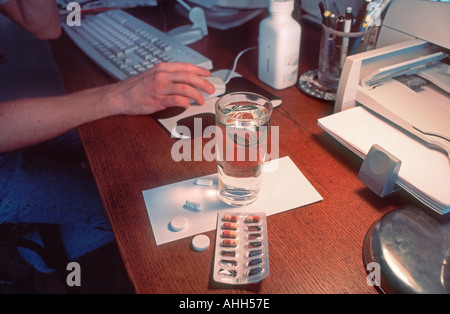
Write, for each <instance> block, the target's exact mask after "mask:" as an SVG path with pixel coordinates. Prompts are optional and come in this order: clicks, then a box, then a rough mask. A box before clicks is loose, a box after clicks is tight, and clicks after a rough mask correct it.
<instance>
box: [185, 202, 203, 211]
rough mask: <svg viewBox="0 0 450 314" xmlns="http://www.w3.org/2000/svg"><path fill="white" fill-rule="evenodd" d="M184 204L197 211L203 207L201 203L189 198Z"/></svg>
mask: <svg viewBox="0 0 450 314" xmlns="http://www.w3.org/2000/svg"><path fill="white" fill-rule="evenodd" d="M184 206H186V207H188V208H191V209H193V210H196V211H201V210H202V208H203V206H202V204H201V203H199V202H194V201H190V200H187V201H186V203H185V204H184Z"/></svg>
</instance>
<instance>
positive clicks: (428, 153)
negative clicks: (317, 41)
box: [319, 0, 450, 213]
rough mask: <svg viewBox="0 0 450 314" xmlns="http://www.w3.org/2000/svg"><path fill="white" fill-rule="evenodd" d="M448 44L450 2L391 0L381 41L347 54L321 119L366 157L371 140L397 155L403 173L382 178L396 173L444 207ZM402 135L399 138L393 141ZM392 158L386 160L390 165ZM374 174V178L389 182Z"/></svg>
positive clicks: (448, 198)
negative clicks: (328, 112) (330, 111)
mask: <svg viewBox="0 0 450 314" xmlns="http://www.w3.org/2000/svg"><path fill="white" fill-rule="evenodd" d="M449 51H450V2H448V1H446V2H441V1H429V0H392V2H391V4H390V6H389V8H388V11H387V13H386V16H385V18H384V20H383V25H382V27H381V30H380V32H379V38H378V41H377V48H376V49H375V50H371V51H367V52H364V53H361V54H357V55H353V56H349V57H347V59H346V61H345V65H344V68H343V71H342V74H341V78H340V83H339V87H338V91H337V95H336V102H335V114H334V115H332V116H329V117H325V118H323V119H320V120H319V125H320V126H321V127H322V128H324V130H326V131H327V132H328V133H330V134H332V135H333V136H334V137H336V138H337V139H338V140H339V141H341V142H342V143H343V144H344V145H345V146H347V147H348V148H350V149H351V150H353V151H354V152H355V153H357V154H358V155H360V156H361V157H362V158H364V159H366V156H367V155H368V154H369V151H370V148H372V146H373V145H376V146H377V147H378V146H381V147H383V148H384V149H386V153H387V154H388V155H389V154H392V155H394V156H395V157H396V160H400V161H401V163H402V165H401V168H400V171H399V173H398V177H397V175H393V176H391V175H386V173H385V174H384V175H383V176H382V178H383V179H382V180H391V179H392V180H395V183H396V185H398V186H400V187H402V188H404V189H405V190H407V191H409V192H410V193H411V194H412V195H414V196H416V197H417V198H418V199H419V200H421V201H422V202H423V203H425V204H427V205H429V206H430V207H431V208H433V209H434V210H436V211H437V212H439V213H447V212H450V66H449V64H450V62H449ZM353 109H356V110H355V111H354V112H346V111H350V110H353ZM356 111H358V112H356ZM359 115H361V116H359ZM365 119H369V120H370V121H366V120H365ZM378 120H379V121H378ZM361 121H365V122H361ZM372 122H373V123H374V124H373V125H374V128H373V130H369V129H367V127H368V125H371V123H372ZM378 122H380V123H383V126H378ZM344 124H347V125H346V126H344ZM352 124H353V125H352ZM358 125H359V126H358ZM375 125H377V126H376V127H375ZM384 125H385V126H386V128H384ZM358 127H361V128H362V129H361V130H359V129H358ZM345 128H347V129H345ZM344 129H345V130H344ZM381 130H383V131H381ZM389 132H394V133H402V134H393V133H392V134H390V133H389ZM378 133H380V134H378ZM364 134H366V135H364ZM397 135H399V136H402V139H401V140H400V139H398V140H397V142H393V143H391V142H392V139H393V138H396V136H397ZM357 142H358V143H357ZM409 142H411V143H409ZM413 147H414V148H413ZM386 158H387V157H386ZM388 159H389V158H387V159H386V160H388ZM386 160H385V161H386ZM391 166H392V168H389V165H388V163H386V164H384V165H382V167H386V169H385V170H386V171H387V172H389V171H392V170H393V169H394V165H393V164H392V165H391ZM379 167H380V165H378V170H380V169H379ZM396 167H397V166H396ZM431 167H433V168H435V169H434V170H433V171H431V172H430V170H429V169H430V168H431ZM388 168H389V169H388ZM396 169H398V167H397V168H396ZM434 173H435V175H434ZM373 176H374V177H372V178H371V179H370V178H369V180H372V179H373V180H372V181H373V182H372V184H373V185H377V186H378V185H380V184H387V182H382V183H380V182H378V181H379V180H378V181H377V178H376V177H377V174H376V173H373ZM369 177H370V175H369ZM378 179H379V178H378ZM365 183H366V185H368V186H369V187H370V183H369V184H368V183H367V182H365ZM380 196H381V195H380Z"/></svg>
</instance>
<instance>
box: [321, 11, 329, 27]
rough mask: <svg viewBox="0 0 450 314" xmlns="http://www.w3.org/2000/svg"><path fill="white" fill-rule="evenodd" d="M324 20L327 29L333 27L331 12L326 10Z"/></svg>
mask: <svg viewBox="0 0 450 314" xmlns="http://www.w3.org/2000/svg"><path fill="white" fill-rule="evenodd" d="M323 18H324V21H325V23H324V24H325V25H326V26H327V27H331V20H330V18H331V11H328V10H325V13H324V14H323Z"/></svg>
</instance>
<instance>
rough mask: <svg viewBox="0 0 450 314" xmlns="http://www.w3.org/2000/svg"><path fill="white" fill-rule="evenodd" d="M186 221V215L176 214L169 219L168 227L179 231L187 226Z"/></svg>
mask: <svg viewBox="0 0 450 314" xmlns="http://www.w3.org/2000/svg"><path fill="white" fill-rule="evenodd" d="M187 224H188V221H187V219H186V217H183V216H177V217H175V218H174V219H172V220H171V221H170V227H171V228H172V230H173V231H181V230H183V229H184V228H186V227H187Z"/></svg>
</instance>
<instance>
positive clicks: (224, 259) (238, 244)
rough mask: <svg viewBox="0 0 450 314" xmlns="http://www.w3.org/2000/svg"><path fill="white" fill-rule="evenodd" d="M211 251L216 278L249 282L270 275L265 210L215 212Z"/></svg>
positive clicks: (243, 282) (217, 280) (218, 279)
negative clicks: (213, 247)
mask: <svg viewBox="0 0 450 314" xmlns="http://www.w3.org/2000/svg"><path fill="white" fill-rule="evenodd" d="M214 254H215V255H214V267H213V268H214V275H213V279H214V281H216V282H220V283H225V284H232V285H240V284H249V283H255V282H259V281H261V280H262V279H264V278H266V277H267V276H269V242H268V239H267V221H266V213H249V214H247V213H219V214H217V229H216V245H215V253H214Z"/></svg>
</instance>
